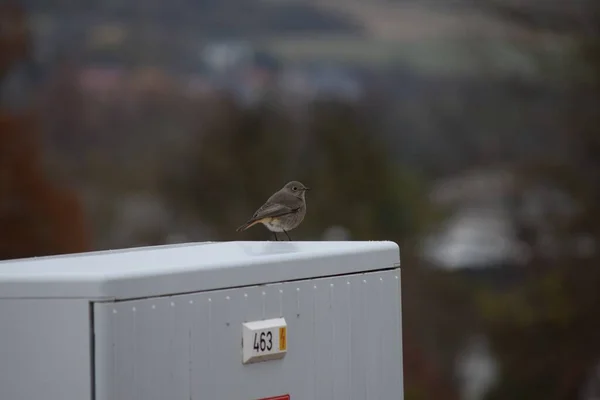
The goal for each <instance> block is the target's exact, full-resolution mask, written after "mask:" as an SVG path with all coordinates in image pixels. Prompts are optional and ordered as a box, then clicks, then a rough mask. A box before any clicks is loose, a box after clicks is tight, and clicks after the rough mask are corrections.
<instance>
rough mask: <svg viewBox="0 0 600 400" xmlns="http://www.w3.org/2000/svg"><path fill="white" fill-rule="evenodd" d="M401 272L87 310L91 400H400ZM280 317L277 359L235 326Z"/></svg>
mask: <svg viewBox="0 0 600 400" xmlns="http://www.w3.org/2000/svg"><path fill="white" fill-rule="evenodd" d="M399 288H400V270H399V269H395V270H389V271H382V272H372V273H367V274H353V275H347V276H339V277H332V278H322V279H314V280H305V281H298V282H287V283H280V284H271V285H265V286H253V287H247V288H239V289H231V290H220V291H214V292H205V293H197V294H189V295H180V296H173V297H162V298H149V299H143V300H136V301H124V302H118V303H98V304H96V305H95V310H96V312H95V315H96V316H97V319H96V322H95V328H96V340H95V346H96V347H95V348H96V357H95V359H96V371H97V380H96V385H97V387H96V395H97V400H109V399H110V400H120V399H122V400H129V399H132V398H141V399H154V398H156V399H164V398H169V399H174V400H175V399H182V400H183V399H185V400H189V399H193V400H202V399H257V398H263V397H270V396H277V395H284V394H290V396H291V399H303V400H304V399H306V400H310V399H314V400H317V399H318V400H324V399H340V400H342V399H343V400H347V399H353V400H356V399H369V400H372V399H382V400H383V399H390V398H393V399H402V398H403V395H402V347H401V339H402V338H401V325H400V321H401V315H400V304H399V302H400V292H399ZM278 317H284V318H285V319H286V322H287V324H288V330H287V342H288V350H287V354H286V355H285V357H284V358H283V359H280V360H272V361H266V362H260V363H256V364H247V365H243V364H242V324H243V323H244V322H248V321H255V320H263V319H270V318H278Z"/></svg>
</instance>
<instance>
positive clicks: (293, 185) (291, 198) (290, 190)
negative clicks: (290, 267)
mask: <svg viewBox="0 0 600 400" xmlns="http://www.w3.org/2000/svg"><path fill="white" fill-rule="evenodd" d="M309 190H310V188H309V187H307V186H305V185H304V184H302V183H301V182H298V181H291V182H288V183H286V184H285V185H284V186H283V187H282V188H281V189H280V190H278V191H277V192H275V193H274V194H273V195H272V196H271V197H269V198H268V199H267V201H266V202H265V204H263V205H262V206H261V207H260V208H259V209H258V210H256V212H255V213H254V215H252V218H250V219H249V220H248V221H247V222H246V223H245V224H243V225H241V226H239V227H238V228H237V229H236V231H237V232H241V231H245V230H246V229H248V228H250V227H252V226H254V225H256V224H258V223H261V224H263V225H264V226H265V227H266V228H267V229H269V231H271V232H272V233H273V235H274V236H275V240H279V239H278V238H277V232H283V233H285V235H286V236H287V238H288V240H290V241H291V240H292V239H291V238H290V235H289V234H288V231H291V230H292V229H294V228H296V227H298V225H300V223H301V222H302V221H303V220H304V216H305V215H306V197H305V196H306V192H307V191H309Z"/></svg>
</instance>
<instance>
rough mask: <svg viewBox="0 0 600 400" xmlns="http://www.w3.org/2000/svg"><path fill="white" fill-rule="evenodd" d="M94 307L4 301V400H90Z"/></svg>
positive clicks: (0, 378) (0, 336)
mask: <svg viewBox="0 0 600 400" xmlns="http://www.w3.org/2000/svg"><path fill="white" fill-rule="evenodd" d="M90 338H91V333H90V306H89V303H88V302H87V301H84V300H59V299H53V300H12V299H10V300H8V299H0V399H2V400H32V399H43V400H71V399H77V400H86V399H88V400H89V399H91V395H92V384H91V376H92V373H91V365H92V363H91V341H90Z"/></svg>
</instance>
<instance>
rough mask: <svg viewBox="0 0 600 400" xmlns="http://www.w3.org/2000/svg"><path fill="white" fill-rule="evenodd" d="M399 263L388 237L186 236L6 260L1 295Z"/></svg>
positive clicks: (112, 294) (120, 291)
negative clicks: (186, 239) (178, 240)
mask: <svg viewBox="0 0 600 400" xmlns="http://www.w3.org/2000/svg"><path fill="white" fill-rule="evenodd" d="M398 266H400V252H399V248H398V245H397V244H396V243H394V242H389V241H362V242H358V241H355V242H352V241H344V242H333V241H331V242H329V241H326V242H202V243H186V244H176V245H166V246H153V247H139V248H131V249H123V250H114V251H112V250H108V251H98V252H89V253H79V254H69V255H61V256H49V257H38V258H26V259H17V260H7V261H0V298H86V299H106V300H119V299H133V298H143V297H151V296H163V295H171V294H178V293H190V292H198V291H206V290H215V289H224V288H231V287H239V286H249V285H257V284H266V283H275V282H284V281H290V280H297V279H309V278H319V277H325V276H332V275H343V274H350V273H360V272H367V271H373V270H381V269H386V268H394V267H398Z"/></svg>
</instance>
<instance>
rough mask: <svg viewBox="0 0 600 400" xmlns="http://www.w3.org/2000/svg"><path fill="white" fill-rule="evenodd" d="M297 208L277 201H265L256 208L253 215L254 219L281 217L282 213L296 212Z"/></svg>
mask: <svg viewBox="0 0 600 400" xmlns="http://www.w3.org/2000/svg"><path fill="white" fill-rule="evenodd" d="M297 210H298V208H297V207H294V208H292V207H288V206H284V205H282V204H277V203H265V204H264V205H263V206H262V207H261V208H259V209H258V210H256V212H255V213H254V215H253V216H252V220H259V219H263V218H275V217H281V216H282V215H286V214H291V213H294V212H296V211H297Z"/></svg>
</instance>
